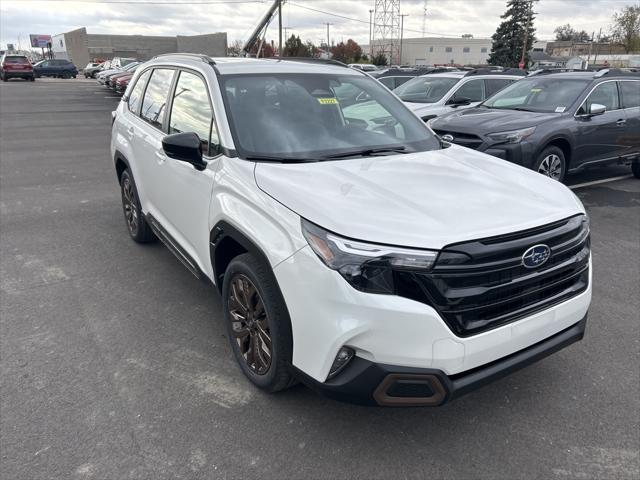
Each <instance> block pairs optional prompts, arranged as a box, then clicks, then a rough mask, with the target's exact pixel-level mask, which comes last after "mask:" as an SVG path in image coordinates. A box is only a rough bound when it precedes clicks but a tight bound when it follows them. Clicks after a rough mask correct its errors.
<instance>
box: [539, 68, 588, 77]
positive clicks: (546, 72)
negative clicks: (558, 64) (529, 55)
mask: <svg viewBox="0 0 640 480" xmlns="http://www.w3.org/2000/svg"><path fill="white" fill-rule="evenodd" d="M567 72H593V70H589V69H587V70H584V69H582V68H541V69H540V70H534V71H533V72H531V73H530V74H529V76H532V75H550V74H552V73H567Z"/></svg>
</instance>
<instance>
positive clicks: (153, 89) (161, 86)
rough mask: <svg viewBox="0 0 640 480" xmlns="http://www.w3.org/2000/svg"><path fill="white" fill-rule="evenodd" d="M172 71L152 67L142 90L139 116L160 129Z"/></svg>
mask: <svg viewBox="0 0 640 480" xmlns="http://www.w3.org/2000/svg"><path fill="white" fill-rule="evenodd" d="M173 73H174V70H169V69H166V68H156V69H154V70H153V73H152V74H151V79H150V80H149V83H148V84H147V89H146V90H145V91H144V98H143V99H142V108H141V109H140V117H142V119H143V120H146V121H147V122H149V123H150V124H151V125H153V126H154V127H156V128H160V129H162V122H163V121H164V114H165V110H166V108H165V107H166V106H167V100H168V97H169V88H171V81H172V80H173Z"/></svg>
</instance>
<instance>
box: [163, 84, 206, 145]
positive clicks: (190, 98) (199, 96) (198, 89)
mask: <svg viewBox="0 0 640 480" xmlns="http://www.w3.org/2000/svg"><path fill="white" fill-rule="evenodd" d="M184 132H193V133H196V134H197V135H198V137H200V144H201V148H202V153H204V154H205V155H209V154H211V152H212V150H214V149H213V148H211V147H215V146H216V145H218V135H217V132H216V131H215V127H214V123H213V110H212V109H211V103H210V102H209V94H208V93H207V86H206V85H205V83H204V81H203V80H202V78H200V77H199V76H197V75H194V74H193V73H189V72H180V77H179V78H178V83H177V84H176V91H175V93H174V95H173V105H172V106H171V116H170V117H169V133H170V134H172V133H184ZM210 140H211V142H210ZM210 143H211V145H210Z"/></svg>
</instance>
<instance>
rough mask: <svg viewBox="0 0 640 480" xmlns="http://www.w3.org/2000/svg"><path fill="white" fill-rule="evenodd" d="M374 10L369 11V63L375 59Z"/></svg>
mask: <svg viewBox="0 0 640 480" xmlns="http://www.w3.org/2000/svg"><path fill="white" fill-rule="evenodd" d="M372 29H373V10H369V61H371V60H372V59H373V37H372V36H371V35H372V31H373V30H372Z"/></svg>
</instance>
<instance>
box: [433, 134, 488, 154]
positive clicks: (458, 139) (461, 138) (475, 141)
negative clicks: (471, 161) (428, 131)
mask: <svg viewBox="0 0 640 480" xmlns="http://www.w3.org/2000/svg"><path fill="white" fill-rule="evenodd" d="M434 132H436V134H437V135H438V136H439V137H440V138H442V136H443V135H451V136H452V137H453V143H455V144H456V145H460V146H461V147H467V148H472V149H474V150H477V149H478V147H480V145H482V139H481V138H480V137H479V136H477V135H473V134H470V133H459V132H448V131H446V130H434Z"/></svg>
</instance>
